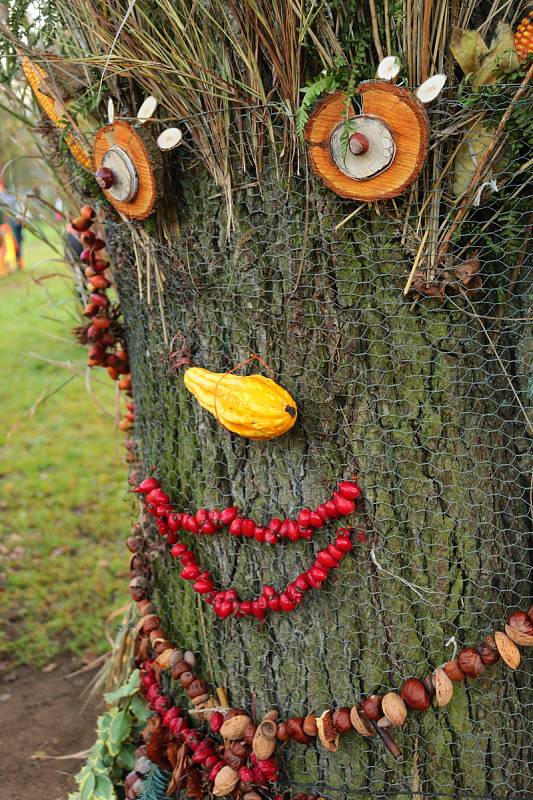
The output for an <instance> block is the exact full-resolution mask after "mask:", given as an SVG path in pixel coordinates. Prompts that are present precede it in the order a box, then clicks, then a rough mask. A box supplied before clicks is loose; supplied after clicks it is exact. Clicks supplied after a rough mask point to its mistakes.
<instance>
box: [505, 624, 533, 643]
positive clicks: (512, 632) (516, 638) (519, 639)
mask: <svg viewBox="0 0 533 800" xmlns="http://www.w3.org/2000/svg"><path fill="white" fill-rule="evenodd" d="M505 633H506V634H507V636H508V637H509V639H510V640H511V641H512V642H514V643H515V644H521V645H522V647H533V636H528V634H527V633H522V631H517V630H516V628H511V626H510V625H506V626H505Z"/></svg>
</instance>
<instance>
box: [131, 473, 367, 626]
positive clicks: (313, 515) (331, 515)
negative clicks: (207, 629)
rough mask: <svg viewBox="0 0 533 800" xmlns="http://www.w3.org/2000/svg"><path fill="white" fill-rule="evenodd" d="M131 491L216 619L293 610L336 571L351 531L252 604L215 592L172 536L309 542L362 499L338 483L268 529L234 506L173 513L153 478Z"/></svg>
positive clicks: (209, 579) (349, 485) (346, 550)
mask: <svg viewBox="0 0 533 800" xmlns="http://www.w3.org/2000/svg"><path fill="white" fill-rule="evenodd" d="M134 491H135V492H137V494H140V495H141V496H142V497H143V500H144V504H145V507H146V510H147V511H148V513H149V514H151V515H152V516H153V517H155V518H156V519H157V527H158V530H159V533H160V534H161V536H164V537H165V538H166V540H167V543H168V545H169V546H170V548H171V549H170V552H171V554H172V556H173V557H174V558H177V559H179V560H180V561H181V564H182V566H183V570H182V572H181V577H182V578H183V579H184V580H188V581H194V583H193V588H194V590H195V592H198V594H201V595H202V596H203V597H204V599H205V601H206V602H207V603H209V605H212V606H213V610H214V612H215V614H216V615H217V616H218V617H220V618H221V619H225V618H226V617H230V616H234V617H246V616H253V617H255V618H256V619H258V620H262V619H264V618H265V616H266V614H267V612H268V611H273V612H277V613H280V612H288V611H294V609H295V608H296V607H297V606H298V605H299V604H300V603H301V602H302V600H303V598H304V595H305V593H306V592H308V591H309V590H310V589H319V588H320V587H321V586H322V584H323V583H324V581H325V580H326V578H327V577H328V575H329V572H330V570H332V569H335V568H336V567H338V566H339V565H340V563H341V561H342V560H343V558H344V557H345V556H346V554H347V553H349V552H350V550H351V549H352V548H353V542H352V539H351V534H352V531H351V529H349V528H339V529H338V531H337V534H336V537H335V541H334V543H332V544H328V546H327V547H326V548H324V549H323V550H320V551H319V553H318V554H317V557H316V559H315V561H314V563H313V564H312V566H311V567H310V568H309V569H307V570H306V571H305V572H302V573H301V574H300V575H298V577H297V578H296V579H295V580H294V581H292V582H291V583H288V584H287V586H286V587H285V588H284V589H283V590H282V591H281V592H278V591H276V589H274V587H273V586H269V585H266V586H264V587H263V590H262V592H261V594H260V595H259V596H258V597H256V598H255V599H253V600H241V599H240V598H239V596H238V594H237V592H236V591H235V590H234V589H226V590H223V591H217V590H216V587H215V584H214V582H213V578H212V576H211V573H210V572H209V571H208V570H202V568H201V566H200V564H199V563H198V561H197V559H196V556H195V554H194V553H193V552H192V550H190V549H189V548H188V547H187V545H186V544H184V543H183V542H181V541H180V539H179V537H178V531H180V530H184V531H187V532H189V533H193V534H197V535H198V534H203V535H206V536H212V535H213V534H215V533H217V532H218V531H220V530H221V529H222V528H224V527H227V528H228V529H229V533H230V534H232V535H234V536H244V537H246V538H248V539H251V538H254V539H256V541H258V542H260V543H267V544H277V543H278V542H279V541H280V539H284V538H286V539H289V540H290V541H298V540H299V539H307V540H309V539H311V538H312V536H313V533H314V530H317V529H319V528H322V527H323V526H324V525H325V524H326V522H328V521H329V520H330V519H338V518H339V517H341V516H347V515H349V514H352V513H353V512H354V511H355V510H356V501H357V500H358V499H359V498H360V497H361V494H362V492H361V489H360V488H359V486H358V485H357V484H356V483H353V482H351V481H343V482H341V483H340V484H339V486H338V491H336V492H334V493H333V497H332V498H331V499H330V500H328V501H327V502H326V503H323V504H321V505H319V506H318V508H317V509H316V510H315V511H312V510H311V509H309V508H304V509H302V511H300V513H299V515H298V520H293V519H285V520H280V519H277V518H274V519H272V520H271V521H270V522H269V524H268V526H262V525H258V524H257V523H256V522H254V520H253V519H250V518H248V517H242V516H240V515H239V509H238V508H237V507H236V506H229V507H228V508H225V509H224V510H223V511H218V510H217V509H215V510H213V511H209V510H208V509H206V508H201V509H200V510H199V511H197V512H196V514H195V515H194V516H192V515H191V514H186V513H178V512H176V510H175V509H174V507H173V506H172V504H171V502H170V497H169V496H168V494H166V492H164V491H163V490H162V489H161V486H160V484H159V481H158V480H157V479H156V478H154V477H150V478H146V479H145V480H143V481H142V482H141V483H140V484H139V485H138V486H137V487H135V489H134ZM308 526H311V527H308ZM358 539H359V541H364V540H365V534H364V533H363V532H362V533H360V534H358ZM131 588H132V589H134V588H135V587H131Z"/></svg>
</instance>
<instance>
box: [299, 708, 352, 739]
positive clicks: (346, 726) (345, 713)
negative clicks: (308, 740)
mask: <svg viewBox="0 0 533 800" xmlns="http://www.w3.org/2000/svg"><path fill="white" fill-rule="evenodd" d="M304 721H305V720H304ZM333 725H334V726H335V730H336V731H337V732H338V733H348V731H351V730H352V723H351V720H350V709H349V708H348V706H342V707H341V708H338V709H337V710H336V711H334V712H333ZM317 730H318V729H317Z"/></svg>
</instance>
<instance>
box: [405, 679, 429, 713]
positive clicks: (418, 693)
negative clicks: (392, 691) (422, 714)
mask: <svg viewBox="0 0 533 800" xmlns="http://www.w3.org/2000/svg"><path fill="white" fill-rule="evenodd" d="M400 696H401V698H402V700H403V701H404V702H405V703H406V704H407V705H408V706H409V708H412V709H414V710H415V711H426V710H427V709H428V708H429V707H430V705H431V696H430V694H429V692H428V690H427V689H426V687H425V685H424V684H423V683H422V681H421V680H419V679H418V678H408V679H407V680H406V681H404V682H403V684H402V688H401V689H400Z"/></svg>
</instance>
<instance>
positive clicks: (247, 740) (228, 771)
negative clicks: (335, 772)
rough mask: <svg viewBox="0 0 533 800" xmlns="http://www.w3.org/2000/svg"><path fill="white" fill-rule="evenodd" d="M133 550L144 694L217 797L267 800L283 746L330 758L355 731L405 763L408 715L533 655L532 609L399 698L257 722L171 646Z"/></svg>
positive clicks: (402, 690)
mask: <svg viewBox="0 0 533 800" xmlns="http://www.w3.org/2000/svg"><path fill="white" fill-rule="evenodd" d="M128 546H129V548H130V550H131V551H132V552H133V556H132V563H131V573H130V575H131V577H132V579H135V578H139V577H143V578H144V580H145V584H144V588H143V589H142V590H140V589H139V585H136V586H135V587H134V589H133V590H132V596H133V598H134V600H135V601H136V602H137V607H138V610H139V615H140V621H139V624H138V637H137V640H136V645H135V654H136V655H135V657H136V663H137V664H138V665H139V666H140V669H141V687H142V691H143V693H144V694H145V696H146V699H147V702H148V704H149V706H150V708H151V709H152V710H153V711H154V712H155V714H156V715H157V717H158V719H159V722H160V725H161V726H163V728H165V729H166V730H167V731H168V733H169V735H170V736H171V737H173V738H174V739H175V740H176V741H177V742H178V744H179V745H180V746H184V748H185V750H184V752H185V756H183V758H182V761H183V762H184V763H185V762H186V763H188V764H189V765H190V766H191V767H192V768H193V769H195V770H196V771H197V772H198V785H200V786H202V785H207V786H209V787H211V786H212V788H210V791H211V792H212V794H213V795H214V796H215V797H222V796H225V795H226V794H230V793H231V792H233V791H235V790H237V791H238V793H239V797H240V798H243V800H258V798H261V800H262V798H264V797H265V795H264V794H262V791H263V790H264V789H265V787H268V786H269V785H270V784H272V783H275V782H276V780H277V776H278V767H277V763H276V759H275V751H276V747H277V746H278V744H279V743H281V742H287V741H292V742H297V743H299V744H302V745H309V744H311V743H312V742H313V741H314V740H318V741H319V742H320V744H321V745H322V746H323V747H324V748H325V749H326V750H328V751H330V752H335V751H336V750H337V749H338V747H339V744H340V738H341V736H342V735H343V734H345V733H348V732H350V731H352V730H355V731H357V733H359V734H360V735H361V736H364V737H371V736H379V737H380V738H381V739H382V741H383V743H384V744H385V746H386V747H387V749H388V750H389V752H390V753H391V754H392V755H393V756H394V757H395V758H396V759H400V758H401V753H400V750H399V748H398V746H397V745H396V743H395V742H394V739H393V737H392V735H391V732H392V731H393V730H394V728H397V727H399V726H401V725H403V724H404V722H405V720H406V719H407V716H408V714H410V713H424V712H427V711H428V710H429V709H430V707H432V706H434V707H436V708H442V707H444V706H446V705H448V703H450V701H451V700H452V698H453V692H454V687H453V684H454V683H455V682H459V681H464V680H466V679H475V678H477V677H478V676H479V675H480V674H481V672H483V670H484V669H485V668H486V667H490V666H492V665H494V664H496V663H497V662H498V661H500V660H501V661H502V662H503V663H504V664H505V665H506V666H507V667H509V668H510V669H512V670H515V669H516V668H517V667H518V666H519V664H520V652H519V649H518V646H517V645H520V646H523V647H533V607H532V608H530V609H529V612H525V611H515V612H513V613H512V614H511V615H510V616H509V618H508V620H507V623H506V625H505V626H504V630H503V631H502V630H496V631H494V632H493V633H491V634H489V635H487V636H485V638H484V639H483V641H482V642H481V644H480V645H479V646H477V647H465V648H463V649H462V650H461V651H460V652H459V653H458V655H457V656H456V657H455V658H454V659H452V660H450V661H448V662H446V663H445V664H443V665H442V666H439V667H437V668H436V669H434V670H433V671H432V672H431V673H430V674H428V675H426V676H424V677H422V678H417V677H409V678H407V679H406V680H405V681H403V683H402V684H401V686H400V687H399V690H398V691H389V692H386V693H382V694H371V695H368V696H366V697H362V698H361V699H360V700H359V701H358V702H356V703H355V704H354V705H352V706H341V707H338V708H331V709H326V710H325V711H323V712H322V713H320V714H316V713H315V712H314V711H312V712H310V713H308V714H306V715H305V716H301V717H291V718H289V719H287V720H280V719H279V718H278V713H277V712H276V711H275V710H272V711H269V712H268V713H267V714H265V715H264V716H263V717H262V718H261V719H260V720H259V721H257V720H254V719H253V718H252V717H251V716H250V715H249V714H247V713H246V712H245V711H244V710H242V709H236V708H227V699H226V697H225V693H224V692H223V691H222V690H220V689H217V690H216V692H215V693H214V694H213V693H211V691H210V688H209V686H208V684H207V682H206V681H205V680H203V679H201V678H199V677H198V676H197V675H196V674H195V671H194V670H195V667H196V658H195V656H194V654H193V653H190V652H185V653H184V652H183V651H181V650H179V649H177V648H176V647H175V646H174V645H173V644H172V642H171V641H170V640H169V639H168V637H167V635H166V633H165V631H164V629H163V627H162V620H161V617H160V616H159V615H158V614H157V610H156V608H155V606H154V604H153V602H152V601H151V600H150V598H149V596H148V594H149V591H148V584H149V579H148V575H147V570H148V566H147V562H145V561H144V560H143V558H142V555H140V547H141V540H140V539H139V537H138V536H134V537H132V538H131V539H130V540H128ZM163 675H167V676H170V677H171V678H172V680H173V681H174V682H176V683H177V684H178V685H179V686H180V687H181V689H183V690H184V691H186V692H187V695H188V697H189V700H190V702H191V704H192V706H193V712H192V714H187V712H186V711H185V710H184V709H183V708H180V707H179V706H176V705H174V702H173V700H172V698H171V697H170V695H169V694H167V693H165V691H164V690H163V681H162V676H163ZM191 716H194V717H195V718H196V719H200V720H202V719H204V720H208V722H209V728H210V733H207V734H205V735H204V734H201V733H200V732H199V731H198V730H197V729H196V728H194V727H192V724H191V720H190V717H191ZM216 737H219V738H216ZM220 738H221V739H222V742H221V741H220ZM180 763H181V762H180ZM180 769H181V767H180ZM182 774H185V772H183V773H182ZM254 792H255V794H254ZM198 796H199V797H202V796H203V795H198ZM268 797H270V795H268ZM278 797H279V796H278ZM280 800H281V798H280Z"/></svg>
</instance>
